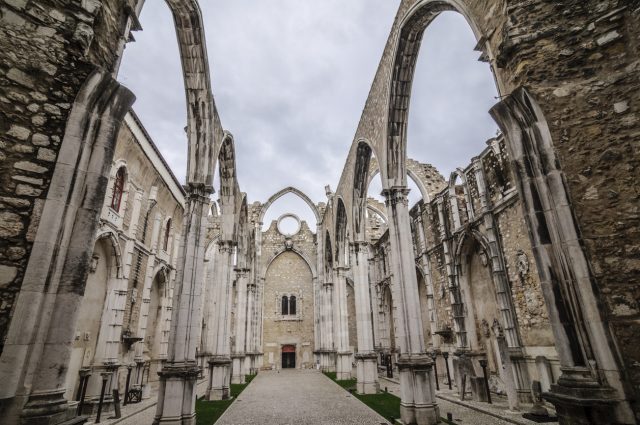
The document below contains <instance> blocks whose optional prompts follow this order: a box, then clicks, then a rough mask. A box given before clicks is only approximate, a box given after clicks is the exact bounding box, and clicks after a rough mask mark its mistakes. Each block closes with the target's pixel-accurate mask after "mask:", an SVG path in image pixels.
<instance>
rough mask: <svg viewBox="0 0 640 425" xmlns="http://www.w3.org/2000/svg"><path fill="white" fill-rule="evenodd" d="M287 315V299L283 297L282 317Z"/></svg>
mask: <svg viewBox="0 0 640 425" xmlns="http://www.w3.org/2000/svg"><path fill="white" fill-rule="evenodd" d="M288 314H289V299H288V298H287V297H286V295H285V296H283V297H282V315H283V316H286V315H288Z"/></svg>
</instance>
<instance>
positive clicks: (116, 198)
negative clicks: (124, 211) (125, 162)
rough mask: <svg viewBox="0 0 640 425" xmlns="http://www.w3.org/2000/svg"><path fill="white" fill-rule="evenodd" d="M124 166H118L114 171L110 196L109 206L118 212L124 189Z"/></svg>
mask: <svg viewBox="0 0 640 425" xmlns="http://www.w3.org/2000/svg"><path fill="white" fill-rule="evenodd" d="M124 173H125V170H124V167H120V168H119V169H118V172H117V173H116V181H115V182H114V183H113V197H112V198H111V208H112V209H113V210H114V211H115V212H120V201H122V192H123V191H124V177H125V176H124Z"/></svg>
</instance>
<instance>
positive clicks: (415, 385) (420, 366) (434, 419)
mask: <svg viewBox="0 0 640 425" xmlns="http://www.w3.org/2000/svg"><path fill="white" fill-rule="evenodd" d="M397 365H398V370H399V373H400V398H401V400H402V401H401V402H400V418H401V419H402V422H403V423H404V424H406V425H431V424H437V423H439V422H440V411H439V409H438V405H437V404H436V392H435V376H434V373H433V360H431V358H430V357H429V356H427V355H402V356H400V358H399V359H398V363H397Z"/></svg>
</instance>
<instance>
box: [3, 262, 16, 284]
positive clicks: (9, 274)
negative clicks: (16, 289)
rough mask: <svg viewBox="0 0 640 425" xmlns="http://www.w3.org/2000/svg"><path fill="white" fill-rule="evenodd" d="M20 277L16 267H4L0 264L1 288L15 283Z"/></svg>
mask: <svg viewBox="0 0 640 425" xmlns="http://www.w3.org/2000/svg"><path fill="white" fill-rule="evenodd" d="M17 275H18V269H17V268H16V267H11V266H4V265H1V264H0V288H2V287H3V286H6V285H8V284H10V283H11V282H13V279H15V278H16V276H17Z"/></svg>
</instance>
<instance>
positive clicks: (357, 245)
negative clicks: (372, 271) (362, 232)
mask: <svg viewBox="0 0 640 425" xmlns="http://www.w3.org/2000/svg"><path fill="white" fill-rule="evenodd" d="M349 245H350V246H351V249H352V250H353V251H354V252H355V253H358V252H361V251H367V250H368V248H369V242H367V241H353V242H351V243H349Z"/></svg>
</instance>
